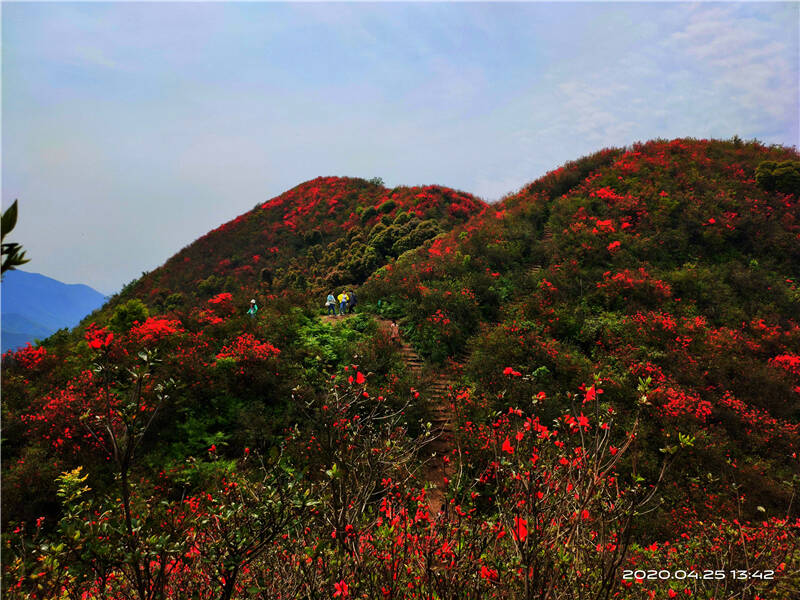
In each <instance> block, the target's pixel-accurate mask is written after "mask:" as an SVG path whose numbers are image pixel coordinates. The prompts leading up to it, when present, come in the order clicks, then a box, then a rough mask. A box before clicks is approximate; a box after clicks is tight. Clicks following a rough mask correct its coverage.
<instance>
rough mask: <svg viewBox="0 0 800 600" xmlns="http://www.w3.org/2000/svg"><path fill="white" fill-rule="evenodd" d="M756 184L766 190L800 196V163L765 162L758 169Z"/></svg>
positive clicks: (787, 161)
mask: <svg viewBox="0 0 800 600" xmlns="http://www.w3.org/2000/svg"><path fill="white" fill-rule="evenodd" d="M756 182H758V185H760V186H761V187H763V188H764V189H765V190H769V191H773V190H774V191H778V192H783V193H785V194H794V195H796V196H797V195H800V161H793V160H784V161H780V162H776V161H772V160H765V161H764V162H762V163H760V164H759V165H758V167H757V168H756Z"/></svg>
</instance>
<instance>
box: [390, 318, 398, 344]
mask: <svg viewBox="0 0 800 600" xmlns="http://www.w3.org/2000/svg"><path fill="white" fill-rule="evenodd" d="M389 339H390V340H392V341H393V342H399V341H400V328H399V327H398V326H397V321H395V320H394V319H392V324H391V326H390V327H389Z"/></svg>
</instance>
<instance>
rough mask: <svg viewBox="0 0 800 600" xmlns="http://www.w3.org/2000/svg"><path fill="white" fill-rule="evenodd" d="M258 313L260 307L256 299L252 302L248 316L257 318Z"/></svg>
mask: <svg viewBox="0 0 800 600" xmlns="http://www.w3.org/2000/svg"><path fill="white" fill-rule="evenodd" d="M257 312H258V305H257V304H256V301H255V298H254V299H253V300H250V308H248V309H247V314H248V315H250V318H251V319H254V318H255V317H256V313H257Z"/></svg>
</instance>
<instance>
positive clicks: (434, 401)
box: [321, 315, 467, 514]
mask: <svg viewBox="0 0 800 600" xmlns="http://www.w3.org/2000/svg"><path fill="white" fill-rule="evenodd" d="M350 316H351V315H344V316H332V315H325V316H323V317H321V319H322V320H323V321H326V322H329V323H332V322H335V321H337V320H339V319H342V318H344V319H346V318H348V317H350ZM376 321H377V322H378V325H379V326H380V327H381V328H382V329H383V330H384V331H390V330H391V326H392V322H391V321H388V320H386V319H380V318H377V317H376ZM398 343H399V346H400V356H401V357H402V358H403V362H404V363H405V365H406V367H407V368H408V370H409V371H410V372H411V373H412V375H413V376H414V377H415V378H416V379H417V380H418V381H419V382H420V388H421V389H419V390H418V391H419V392H420V395H421V396H422V397H423V398H425V399H426V400H427V401H428V403H429V408H430V411H429V414H430V416H431V421H430V422H431V431H432V433H433V435H434V439H433V441H432V442H431V443H429V444H428V445H426V446H425V448H424V450H423V453H424V454H423V456H422V457H421V458H423V459H426V458H427V459H428V460H427V461H426V467H425V479H426V481H429V482H430V483H432V484H434V486H435V487H434V488H433V489H432V490H430V493H429V494H428V502H429V505H430V507H431V512H433V513H434V514H436V513H438V512H440V511H441V510H442V507H443V504H444V490H445V488H446V487H447V483H446V480H449V479H450V478H452V476H453V473H454V470H455V467H454V462H453V459H454V457H455V454H456V452H457V448H456V441H455V429H454V427H453V413H454V406H453V404H452V402H451V399H450V391H451V389H452V387H453V379H452V377H451V375H450V374H448V372H447V371H446V370H442V371H439V372H437V373H436V374H434V375H433V376H429V375H428V374H426V372H425V369H424V365H425V361H424V360H423V359H422V358H421V357H420V355H419V354H417V351H416V350H414V347H413V346H412V345H411V344H409V343H408V342H407V341H406V340H404V339H403V338H402V337H400V338H399V340H398ZM466 359H467V353H466V352H463V353H461V354H460V355H459V356H457V357H456V360H455V363H456V364H463V363H464V362H466Z"/></svg>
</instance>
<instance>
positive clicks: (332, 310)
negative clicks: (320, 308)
mask: <svg viewBox="0 0 800 600" xmlns="http://www.w3.org/2000/svg"><path fill="white" fill-rule="evenodd" d="M325 306H327V307H328V314H329V315H334V316H335V315H336V298H334V297H333V294H328V298H327V299H326V300H325Z"/></svg>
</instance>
